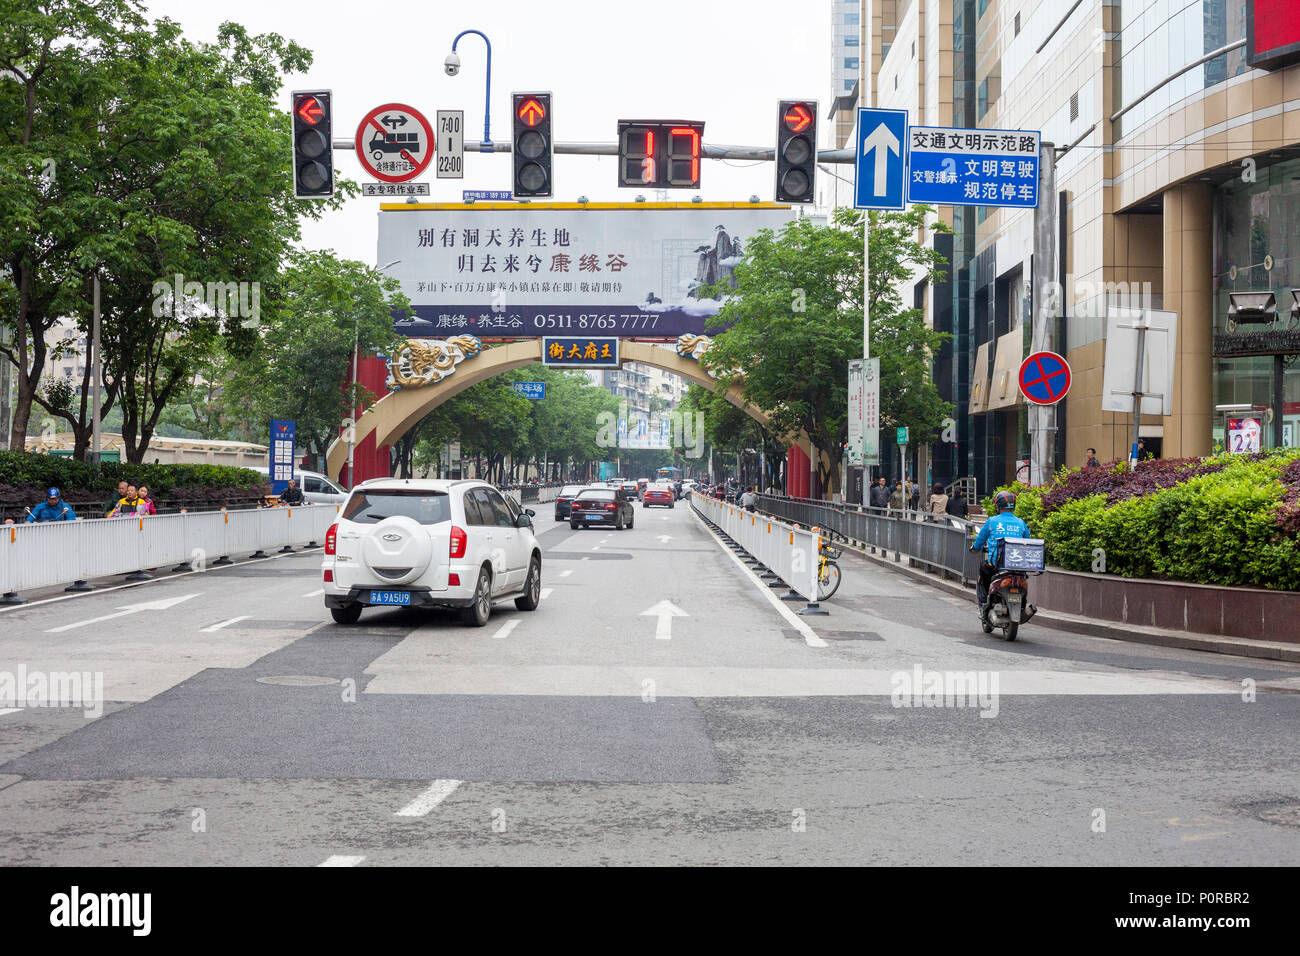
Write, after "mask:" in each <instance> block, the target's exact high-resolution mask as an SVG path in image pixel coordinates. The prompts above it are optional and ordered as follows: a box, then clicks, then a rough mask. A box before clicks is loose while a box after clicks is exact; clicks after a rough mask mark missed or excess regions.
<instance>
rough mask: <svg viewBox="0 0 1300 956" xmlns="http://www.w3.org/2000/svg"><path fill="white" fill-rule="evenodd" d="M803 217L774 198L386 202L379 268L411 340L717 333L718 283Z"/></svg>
mask: <svg viewBox="0 0 1300 956" xmlns="http://www.w3.org/2000/svg"><path fill="white" fill-rule="evenodd" d="M794 216H795V212H794V211H793V210H792V209H791V208H790V207H789V206H782V205H774V204H770V203H583V204H579V203H528V204H519V203H490V204H489V203H473V204H460V203H455V204H450V203H449V204H418V205H417V204H412V205H406V204H402V205H398V206H393V207H385V208H383V209H382V210H381V211H380V214H379V256H378V261H379V262H381V263H385V262H393V263H395V264H394V265H393V266H391V267H389V268H387V269H385V272H386V274H388V275H390V276H393V277H394V278H396V279H398V280H400V281H401V283H402V291H403V292H404V293H405V294H406V296H407V297H408V298H409V299H410V300H411V306H412V310H413V313H414V314H413V315H409V316H405V317H398V318H397V319H396V321H395V325H396V329H397V331H398V332H399V333H400V334H402V335H405V336H407V337H408V338H421V337H429V338H442V337H444V336H448V335H457V334H470V335H476V336H478V337H480V338H535V337H539V336H542V335H555V334H565V333H578V334H599V335H605V336H624V337H634V338H662V339H675V338H677V337H678V336H680V335H684V334H688V333H689V334H700V333H706V332H709V331H716V316H717V314H718V312H719V310H720V309H721V308H722V302H723V299H722V297H721V296H720V295H719V294H718V285H719V284H720V283H721V284H723V286H725V284H726V283H728V282H729V281H731V279H732V273H733V270H734V269H735V267H736V264H737V263H739V262H740V261H741V259H742V258H743V257H744V254H745V247H746V244H747V243H748V241H749V240H750V239H751V238H752V237H753V236H754V234H755V233H757V232H758V231H759V230H760V229H773V230H779V229H780V228H781V227H782V226H783V225H784V224H785V223H787V222H789V221H790V220H791V219H793V218H794Z"/></svg>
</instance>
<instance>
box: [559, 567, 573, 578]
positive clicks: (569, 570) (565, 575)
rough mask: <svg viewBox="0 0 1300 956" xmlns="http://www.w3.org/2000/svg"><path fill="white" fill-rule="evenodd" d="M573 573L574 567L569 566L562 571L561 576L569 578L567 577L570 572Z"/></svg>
mask: <svg viewBox="0 0 1300 956" xmlns="http://www.w3.org/2000/svg"><path fill="white" fill-rule="evenodd" d="M572 573H573V568H568V569H566V570H564V571H561V572H560V577H562V578H567V577H568V576H569V575H570V574H572Z"/></svg>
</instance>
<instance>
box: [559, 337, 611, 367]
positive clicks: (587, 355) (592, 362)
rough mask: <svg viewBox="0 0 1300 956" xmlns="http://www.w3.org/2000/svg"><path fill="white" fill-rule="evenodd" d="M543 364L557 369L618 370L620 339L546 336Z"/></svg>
mask: <svg viewBox="0 0 1300 956" xmlns="http://www.w3.org/2000/svg"><path fill="white" fill-rule="evenodd" d="M542 364H543V365H550V366H552V367H556V368H618V339H613V338H605V337H601V338H591V337H588V336H576V335H545V336H543V337H542Z"/></svg>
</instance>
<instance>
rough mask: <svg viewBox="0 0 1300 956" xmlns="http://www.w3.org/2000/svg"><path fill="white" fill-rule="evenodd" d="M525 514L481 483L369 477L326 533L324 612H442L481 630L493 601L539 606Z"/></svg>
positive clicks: (536, 561)
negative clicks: (422, 609) (393, 609)
mask: <svg viewBox="0 0 1300 956" xmlns="http://www.w3.org/2000/svg"><path fill="white" fill-rule="evenodd" d="M533 516H534V512H533V510H532V509H531V508H529V509H523V510H521V509H520V507H519V505H517V504H515V503H514V501H512V500H511V499H510V498H508V497H507V496H505V495H503V494H501V492H500V491H498V490H497V489H496V488H495V487H493V486H492V485H490V484H488V483H487V482H485V481H477V480H473V479H467V480H446V479H438V480H434V479H428V478H372V479H371V480H369V481H364V482H362V483H361V484H359V485H358V486H357V487H356V488H354V489H352V493H351V495H350V496H349V497H348V499H347V503H346V504H345V505H344V506H343V509H342V511H341V512H340V514H339V520H338V521H337V522H336V523H335V524H333V525H331V526H330V529H329V531H327V532H326V533H325V559H324V562H323V563H322V564H321V572H322V578H323V586H324V589H325V606H326V607H327V608H329V609H330V614H331V615H332V616H333V617H334V620H335V621H337V622H338V623H339V624H355V623H356V622H357V619H358V618H360V617H361V611H362V609H363V608H366V607H375V606H385V607H391V606H398V607H449V608H457V609H459V610H460V615H461V620H462V621H463V622H464V623H465V624H469V625H472V626H475V627H482V626H483V625H485V624H487V622H488V618H489V617H490V616H491V614H492V603H493V602H494V601H499V600H504V599H506V598H514V600H515V607H517V608H519V609H520V610H521V611H534V610H536V609H537V605H538V604H539V603H540V601H541V591H542V549H541V547H540V546H539V545H538V543H537V539H536V538H535V537H534V536H533V525H532V520H531V519H532V517H533Z"/></svg>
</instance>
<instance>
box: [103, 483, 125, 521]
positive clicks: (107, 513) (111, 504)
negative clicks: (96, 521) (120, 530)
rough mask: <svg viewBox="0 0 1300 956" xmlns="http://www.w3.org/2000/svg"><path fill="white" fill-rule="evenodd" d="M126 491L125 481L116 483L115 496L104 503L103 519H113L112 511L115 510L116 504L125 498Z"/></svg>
mask: <svg viewBox="0 0 1300 956" xmlns="http://www.w3.org/2000/svg"><path fill="white" fill-rule="evenodd" d="M126 489H127V484H126V482H125V481H119V482H118V483H117V495H116V496H114V497H112V498H109V499H108V501H106V502H104V517H105V518H111V517H113V511H114V510H115V509H116V508H117V503H118V502H119V501H121V500H122V499H123V498H125V497H126Z"/></svg>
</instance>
